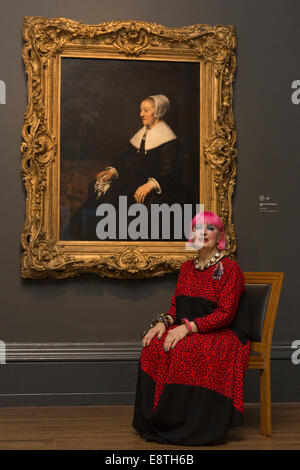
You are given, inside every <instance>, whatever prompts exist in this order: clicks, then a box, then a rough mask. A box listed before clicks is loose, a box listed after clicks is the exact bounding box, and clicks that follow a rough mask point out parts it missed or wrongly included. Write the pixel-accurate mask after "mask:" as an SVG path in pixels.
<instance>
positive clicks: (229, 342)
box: [140, 258, 250, 413]
mask: <svg viewBox="0 0 300 470" xmlns="http://www.w3.org/2000/svg"><path fill="white" fill-rule="evenodd" d="M222 264H223V268H224V273H223V275H222V277H221V279H220V280H215V279H213V278H212V274H213V271H214V269H215V266H212V267H210V268H208V269H206V270H204V271H198V270H196V269H195V267H194V265H193V262H192V261H187V262H186V263H184V264H183V265H182V267H181V270H180V273H179V276H178V281H177V285H176V289H175V294H174V296H173V298H172V302H171V307H170V309H169V311H168V312H167V313H168V314H169V315H172V316H173V318H175V317H176V296H177V295H186V296H196V297H204V298H206V299H209V300H211V301H214V302H216V303H217V307H216V309H215V310H214V311H213V312H212V313H211V314H209V315H207V316H205V317H201V318H200V317H199V318H196V319H195V323H196V324H197V327H198V329H199V333H194V334H193V335H191V336H186V337H185V338H183V339H182V340H181V341H179V343H177V345H176V346H175V348H174V349H171V350H170V351H169V352H167V353H165V352H164V349H163V344H164V340H165V337H166V335H167V333H168V331H169V330H167V331H166V332H165V333H164V335H163V336H162V338H161V339H160V340H159V339H158V338H157V336H156V337H155V338H153V340H152V341H151V343H150V345H149V346H148V347H145V348H144V349H143V351H142V354H141V357H140V364H141V367H142V369H143V370H144V371H145V372H146V373H147V374H148V375H149V376H150V377H151V378H152V379H153V380H154V381H155V383H156V391H155V397H154V407H153V408H154V409H155V408H156V407H157V405H158V403H159V398H160V396H161V393H162V391H163V387H164V385H165V384H172V383H176V384H186V385H194V386H201V387H206V388H208V389H210V390H214V391H216V392H218V393H220V394H222V395H224V396H226V397H229V398H231V399H232V401H233V406H235V407H236V409H237V410H238V411H240V412H242V413H244V406H243V379H244V375H245V373H246V370H247V366H248V360H249V353H250V343H249V341H248V343H247V344H245V345H244V344H242V343H241V342H240V340H239V339H238V337H237V336H236V334H235V333H234V332H233V331H231V330H230V329H229V328H228V325H229V324H230V322H231V321H232V319H233V318H234V315H235V313H236V310H237V306H238V302H239V298H240V295H241V294H242V292H243V290H244V288H245V287H244V285H245V283H244V276H243V273H242V271H241V269H240V267H239V266H238V264H237V263H235V262H234V261H232V260H230V259H228V258H223V259H222ZM176 326H177V325H174V326H172V327H171V328H176Z"/></svg>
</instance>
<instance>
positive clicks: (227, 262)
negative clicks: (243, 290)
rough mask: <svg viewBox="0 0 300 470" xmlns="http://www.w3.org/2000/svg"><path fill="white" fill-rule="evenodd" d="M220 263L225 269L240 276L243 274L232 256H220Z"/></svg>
mask: <svg viewBox="0 0 300 470" xmlns="http://www.w3.org/2000/svg"><path fill="white" fill-rule="evenodd" d="M222 264H223V266H224V268H225V270H226V271H228V272H229V271H230V272H234V273H236V274H237V275H240V276H242V277H243V276H244V274H243V271H242V269H241V267H240V265H239V264H238V263H237V262H236V261H235V260H233V259H232V258H229V257H228V256H224V258H222Z"/></svg>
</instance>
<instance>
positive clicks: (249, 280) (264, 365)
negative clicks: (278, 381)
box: [244, 272, 284, 436]
mask: <svg viewBox="0 0 300 470" xmlns="http://www.w3.org/2000/svg"><path fill="white" fill-rule="evenodd" d="M244 275H245V281H246V293H247V297H248V299H249V301H250V304H251V309H252V318H251V320H252V321H251V331H252V335H251V338H250V341H251V354H250V360H249V366H248V368H249V369H259V370H260V430H261V434H263V435H264V436H271V434H272V420H271V365H270V356H271V345H272V336H273V329H274V323H275V318H276V313H277V307H278V302H279V298H280V293H281V287H282V281H283V276H284V273H281V272H278V273H272V272H269V273H268V272H246V273H244Z"/></svg>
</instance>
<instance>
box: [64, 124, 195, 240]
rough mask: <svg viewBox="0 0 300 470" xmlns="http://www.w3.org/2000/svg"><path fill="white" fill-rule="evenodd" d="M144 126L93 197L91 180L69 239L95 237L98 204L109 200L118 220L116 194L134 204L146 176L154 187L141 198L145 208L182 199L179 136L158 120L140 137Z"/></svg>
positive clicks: (90, 238) (181, 160) (181, 161)
mask: <svg viewBox="0 0 300 470" xmlns="http://www.w3.org/2000/svg"><path fill="white" fill-rule="evenodd" d="M145 129H146V128H145V127H144V128H142V129H141V130H140V131H139V132H137V134H136V135H135V136H134V137H133V138H132V139H131V140H130V142H129V145H128V148H127V149H126V150H125V152H123V153H122V154H121V155H120V156H119V157H118V158H117V159H116V160H115V161H114V162H113V164H112V165H113V168H114V169H115V170H116V172H117V175H118V176H117V178H115V179H113V180H112V181H111V184H110V185H108V186H109V187H108V189H107V190H106V192H105V193H104V194H101V195H100V197H98V198H97V193H96V191H95V181H93V182H92V183H91V185H90V188H89V196H88V199H87V201H86V202H85V203H84V204H83V206H82V207H80V208H79V209H78V211H77V212H76V213H75V215H74V216H73V218H72V221H71V227H70V228H71V237H72V239H73V240H98V238H97V236H96V225H97V222H99V217H97V216H96V209H97V207H98V206H99V204H105V203H109V204H112V205H113V206H114V207H115V208H116V219H117V221H118V220H119V216H118V207H119V196H127V206H128V207H129V206H130V205H132V204H137V202H136V200H135V199H134V193H135V192H136V190H137V188H138V187H139V186H142V185H143V184H145V183H147V182H148V181H149V179H150V180H152V181H153V182H154V189H153V190H152V191H151V192H150V193H149V194H148V195H147V197H146V198H145V201H144V205H145V206H146V207H147V208H150V206H151V204H162V203H167V204H169V205H171V204H173V203H175V202H178V203H180V204H184V203H185V201H186V192H185V190H184V187H183V183H182V174H183V165H184V160H183V154H182V151H181V145H180V142H179V140H178V139H177V137H176V135H175V134H174V133H173V131H172V130H171V128H170V127H169V126H168V125H167V124H166V123H165V122H164V121H159V123H158V124H157V125H156V126H155V128H153V130H150V131H148V132H147V137H146V139H143V136H144V134H145ZM129 221H130V217H128V222H129ZM149 233H150V229H149ZM149 238H150V237H149Z"/></svg>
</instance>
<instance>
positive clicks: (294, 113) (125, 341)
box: [0, 0, 300, 404]
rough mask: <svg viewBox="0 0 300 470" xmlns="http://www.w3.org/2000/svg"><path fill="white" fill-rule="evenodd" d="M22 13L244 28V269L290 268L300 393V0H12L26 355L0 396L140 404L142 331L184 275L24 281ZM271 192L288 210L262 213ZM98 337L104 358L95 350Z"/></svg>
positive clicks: (10, 116) (239, 97) (4, 375)
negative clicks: (297, 99)
mask: <svg viewBox="0 0 300 470" xmlns="http://www.w3.org/2000/svg"><path fill="white" fill-rule="evenodd" d="M24 15H28V16H30V15H34V16H46V17H48V18H52V17H60V16H62V17H67V18H72V19H74V20H80V21H82V22H83V23H89V24H95V23H98V22H105V21H111V20H118V19H119V20H121V19H134V20H145V21H149V22H157V23H161V24H164V25H166V26H169V27H180V26H183V25H188V24H195V23H201V22H203V23H208V24H211V25H215V24H233V25H234V26H235V27H236V29H237V36H238V45H237V63H238V69H237V74H236V82H235V94H234V115H235V118H236V121H237V136H238V142H237V149H238V179H237V184H236V189H235V193H234V198H233V221H234V225H235V230H236V235H237V243H238V252H237V259H238V262H239V263H240V266H241V267H242V269H243V270H244V271H284V272H285V273H286V275H285V280H284V286H283V291H282V295H281V300H280V304H279V310H278V316H277V320H276V326H275V331H274V338H273V348H272V398H273V401H299V398H300V393H299V391H300V365H298V366H296V365H293V364H292V362H291V353H292V350H291V344H292V342H293V341H294V340H295V339H300V315H299V303H300V298H299V297H300V289H299V254H298V253H299V248H298V238H299V237H298V234H299V218H298V214H299V202H298V201H299V189H298V188H299V182H298V180H299V160H300V150H299V122H300V121H299V119H300V105H298V106H297V105H294V104H293V103H292V101H291V94H292V92H293V90H292V88H291V84H292V82H293V81H294V80H297V79H298V80H299V79H300V76H299V74H300V68H299V57H300V40H299V31H300V3H299V1H298V0H286V1H283V0H264V1H261V0H252V1H251V2H250V1H248V0H202V1H201V2H199V1H198V0H189V1H181V0H180V1H177V2H174V1H171V0H165V1H161V0H160V1H158V0H152V2H149V1H146V0H131V1H129V0H114V1H111V0H102V1H99V0H86V1H85V2H81V1H79V0H72V1H71V0H65V1H64V2H61V1H58V0H51V1H50V0H46V1H44V2H40V1H38V0H25V1H23V2H19V1H17V0H11V1H10V2H5V3H3V2H2V3H1V14H0V79H1V80H4V81H5V82H6V89H7V97H6V98H7V99H6V103H7V104H5V105H0V122H1V126H0V154H1V159H0V164H1V175H2V178H1V196H2V197H1V201H2V205H1V221H2V223H1V334H0V339H1V340H3V341H5V342H6V343H7V345H8V347H9V346H10V345H11V344H12V343H13V344H14V346H15V347H16V348H18V347H20V345H21V346H22V347H23V349H22V351H21V352H20V355H19V360H18V361H17V363H14V364H11V363H8V364H6V365H0V374H1V375H0V378H1V381H0V384H1V385H0V403H1V404H7V403H8V404H20V403H28V404H36V403H41V404H49V403H59V404H69V403H74V404H75V403H132V401H133V396H134V388H135V380H136V375H135V374H136V361H137V357H138V350H139V349H138V348H139V344H140V343H139V334H140V332H141V331H142V330H143V329H144V327H145V325H146V324H147V323H148V321H149V319H151V318H153V316H154V315H155V314H156V313H158V312H161V311H164V310H166V309H167V308H168V306H169V304H170V300H171V296H172V293H173V290H174V287H175V282H176V276H173V275H169V276H165V277H163V278H158V279H151V280H139V281H129V280H128V281H123V280H122V281H118V280H109V279H100V278H97V277H93V276H82V277H79V278H75V279H67V280H64V281H55V280H44V281H30V280H27V281H24V280H22V279H21V278H20V233H21V231H22V226H23V223H24V217H25V198H26V194H25V190H24V185H23V182H22V178H21V176H20V156H21V155H20V144H21V128H22V122H23V116H24V111H25V108H26V76H25V73H24V66H23V62H22V34H21V29H22V20H23V16H24ZM153 91H154V90H153ZM262 196H263V197H262ZM263 198H265V201H268V202H271V203H273V204H276V205H275V206H265V207H273V208H274V210H275V212H265V211H263V210H262V208H263V206H260V205H259V204H261V203H262V201H261V200H262V199H263ZM58 343H59V344H58ZM60 343H62V344H60ZM74 343H76V344H74ZM78 343H81V347H82V349H83V352H82V353H81V352H80V351H81V349H80V348H79V349H78V348H77V349H76V347H75V346H78ZM92 343H95V344H96V346H95V348H96V349H95V350H96V351H97V354H96V353H93V352H91V353H90V354H86V351H87V350H88V348H89V346H92ZM31 346H32V348H33V350H34V351H35V352H36V354H35V355H34V356H33V357H34V358H35V360H36V361H35V362H34V363H33V362H32V359H30V355H29V352H30V347H31ZM63 346H64V347H63ZM45 348H46V349H47V351H48V353H46V352H45ZM49 351H50V353H51V354H50V353H49ZM76 351H77V353H76V354H75V352H76ZM72 352H74V355H73V356H72V357H73V362H71V361H70V357H71V353H72ZM49 354H50V356H49ZM257 391H258V372H257V371H248V374H247V379H246V395H245V398H246V401H253V400H257V397H258V393H257Z"/></svg>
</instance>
